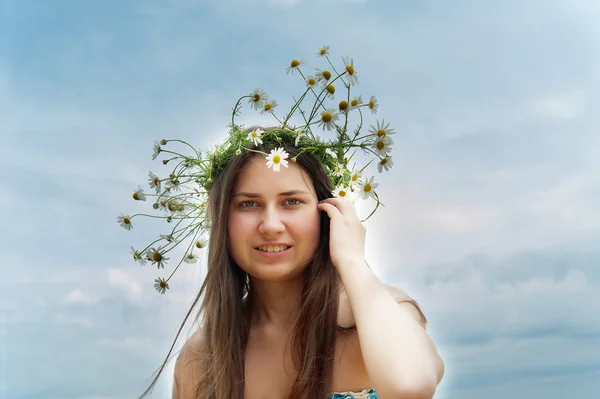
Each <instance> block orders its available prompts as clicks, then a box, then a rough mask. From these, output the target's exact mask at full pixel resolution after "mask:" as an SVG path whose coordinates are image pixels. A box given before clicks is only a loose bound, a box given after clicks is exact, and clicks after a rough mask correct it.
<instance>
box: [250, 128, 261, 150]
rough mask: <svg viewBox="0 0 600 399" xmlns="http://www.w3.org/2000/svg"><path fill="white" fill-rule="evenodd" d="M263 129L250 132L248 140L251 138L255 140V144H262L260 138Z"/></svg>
mask: <svg viewBox="0 0 600 399" xmlns="http://www.w3.org/2000/svg"><path fill="white" fill-rule="evenodd" d="M262 134H263V131H262V130H260V129H256V130H253V131H251V132H250V133H248V137H246V138H247V139H248V140H251V141H253V142H254V145H255V146H258V145H259V144H262V139H261V138H260V136H262Z"/></svg>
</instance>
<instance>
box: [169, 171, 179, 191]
mask: <svg viewBox="0 0 600 399" xmlns="http://www.w3.org/2000/svg"><path fill="white" fill-rule="evenodd" d="M165 186H166V187H167V190H169V191H181V182H180V181H179V178H178V177H177V176H175V175H174V174H171V176H169V180H168V181H167V183H166V184H165Z"/></svg>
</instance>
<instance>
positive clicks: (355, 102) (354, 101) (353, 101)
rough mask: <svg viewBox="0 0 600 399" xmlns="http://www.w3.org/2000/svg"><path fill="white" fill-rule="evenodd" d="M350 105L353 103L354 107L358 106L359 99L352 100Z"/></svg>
mask: <svg viewBox="0 0 600 399" xmlns="http://www.w3.org/2000/svg"><path fill="white" fill-rule="evenodd" d="M350 105H352V106H353V107H356V106H357V105H358V100H357V99H356V98H355V99H354V100H352V101H351V102H350Z"/></svg>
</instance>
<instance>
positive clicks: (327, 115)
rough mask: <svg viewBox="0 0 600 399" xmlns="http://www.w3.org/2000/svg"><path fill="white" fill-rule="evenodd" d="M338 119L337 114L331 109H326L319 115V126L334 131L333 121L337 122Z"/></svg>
mask: <svg viewBox="0 0 600 399" xmlns="http://www.w3.org/2000/svg"><path fill="white" fill-rule="evenodd" d="M338 118H339V114H338V112H337V111H336V110H335V109H333V108H328V109H327V110H325V111H324V112H323V113H321V121H320V122H319V126H323V129H326V130H334V129H335V121H337V120H338Z"/></svg>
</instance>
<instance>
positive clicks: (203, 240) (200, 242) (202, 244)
mask: <svg viewBox="0 0 600 399" xmlns="http://www.w3.org/2000/svg"><path fill="white" fill-rule="evenodd" d="M207 245H208V240H207V239H206V238H200V239H199V240H198V241H196V248H198V249H202V248H205V247H206V246H207Z"/></svg>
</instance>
